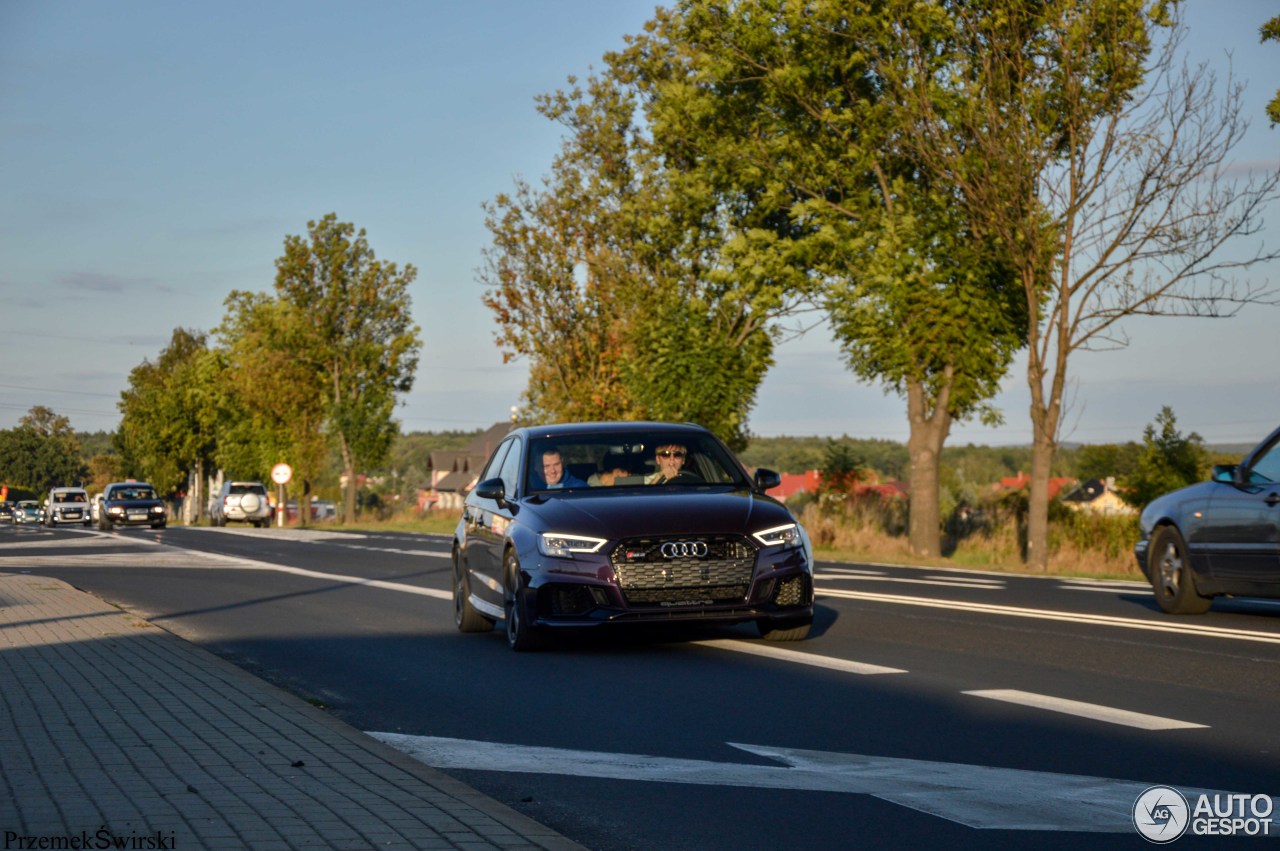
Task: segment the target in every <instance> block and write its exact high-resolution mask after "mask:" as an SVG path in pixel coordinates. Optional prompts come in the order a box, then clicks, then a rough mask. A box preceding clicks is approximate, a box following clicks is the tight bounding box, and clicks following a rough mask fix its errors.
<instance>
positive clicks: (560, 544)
mask: <svg viewBox="0 0 1280 851" xmlns="http://www.w3.org/2000/svg"><path fill="white" fill-rule="evenodd" d="M605 543H607V541H606V540H605V539H604V538H589V537H587V536H586V535H561V534H558V533H555V532H543V533H542V534H541V535H539V536H538V550H539V551H540V552H541V553H542V554H543V555H544V556H552V557H553V558H573V555H574V553H594V552H597V551H598V550H599V549H600V548H601V547H603V546H604V545H605Z"/></svg>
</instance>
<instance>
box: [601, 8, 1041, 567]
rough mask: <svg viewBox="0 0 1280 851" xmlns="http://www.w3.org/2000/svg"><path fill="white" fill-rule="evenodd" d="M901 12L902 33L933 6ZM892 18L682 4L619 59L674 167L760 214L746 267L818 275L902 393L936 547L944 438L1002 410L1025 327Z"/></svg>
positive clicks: (914, 540) (842, 318)
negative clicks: (960, 192)
mask: <svg viewBox="0 0 1280 851" xmlns="http://www.w3.org/2000/svg"><path fill="white" fill-rule="evenodd" d="M895 8H896V9H897V11H899V12H901V13H902V15H903V19H902V20H901V22H900V23H901V25H902V26H905V27H920V26H925V25H926V24H927V23H928V18H929V17H930V16H931V15H933V14H935V10H934V9H932V8H925V7H924V6H922V5H920V4H913V5H911V6H910V10H909V8H908V4H900V5H899V6H897V7H895ZM885 12H886V5H885V4H869V5H856V4H855V5H850V4H849V3H846V2H837V0H808V2H793V0H761V1H760V2H754V3H749V4H739V3H731V2H726V0H683V2H680V3H678V4H677V5H676V6H675V8H674V9H673V10H671V11H664V10H659V11H658V13H657V15H656V17H655V19H654V21H653V22H651V24H650V25H649V27H648V28H647V29H648V31H647V33H646V35H644V36H642V37H640V38H637V39H634V40H633V43H632V45H631V47H630V48H629V49H628V50H627V51H626V52H625V53H624V54H622V55H621V56H620V57H617V58H615V59H614V60H613V63H614V66H615V67H618V68H624V69H626V70H627V72H628V73H629V74H630V75H631V76H632V78H633V79H635V80H636V81H637V84H638V85H640V86H641V87H642V89H643V91H644V92H645V95H646V97H647V98H648V99H649V103H650V106H649V107H648V115H649V118H650V121H651V124H652V129H653V138H654V139H655V140H656V142H655V143H656V144H660V145H661V146H662V149H663V151H664V156H665V157H666V159H667V160H668V161H678V162H688V163H693V164H696V171H697V173H698V174H699V175H700V177H701V180H702V181H703V183H704V184H705V185H707V186H708V187H710V188H711V189H712V190H713V191H715V192H717V193H718V195H719V197H720V198H722V199H724V202H725V203H726V205H728V206H735V207H739V208H745V209H750V210H752V211H754V214H755V221H756V222H757V231H756V234H757V238H755V239H754V240H752V241H750V242H749V243H748V244H747V250H745V251H744V252H743V254H742V258H741V262H740V263H739V264H738V265H739V267H742V268H749V267H751V266H753V265H754V266H765V267H780V266H789V267H791V268H792V269H793V270H794V271H797V272H799V273H801V274H802V275H803V276H804V279H806V280H807V279H808V278H810V277H817V278H818V279H820V280H821V281H822V282H823V283H824V284H826V288H825V291H824V296H823V299H822V300H823V302H824V303H825V306H826V308H827V310H828V313H829V317H830V320H831V325H832V328H833V330H834V331H835V335H836V338H837V339H838V340H839V342H840V344H841V348H842V351H843V353H844V356H845V358H846V360H847V362H848V365H849V367H850V369H851V370H852V371H853V372H854V373H855V374H857V375H858V376H859V377H860V378H863V379H865V380H868V381H872V382H877V383H880V384H882V385H883V386H884V387H885V389H886V390H887V391H891V392H895V393H898V394H899V395H901V396H902V397H903V398H904V399H905V401H906V403H907V404H906V407H907V415H908V420H909V423H910V439H909V441H908V454H909V456H910V459H911V462H910V463H911V472H910V478H911V484H912V487H911V513H910V532H909V534H910V546H911V548H912V550H913V551H915V552H917V553H919V554H922V555H937V554H938V553H939V552H940V546H941V541H940V531H941V521H940V514H939V501H938V500H939V485H938V470H939V467H938V465H939V457H940V454H941V451H942V446H943V444H944V443H945V441H946V438H947V436H948V434H949V433H950V429H951V425H952V423H953V422H954V421H956V420H963V419H967V418H971V417H975V416H979V417H983V418H984V419H987V420H992V419H995V418H996V416H995V412H994V411H993V410H992V409H991V408H990V406H989V405H988V404H987V400H989V399H990V398H991V396H992V395H994V393H995V392H996V390H997V389H998V386H999V379H1000V378H1001V376H1002V375H1003V374H1004V372H1005V370H1006V369H1007V368H1008V366H1009V364H1010V362H1011V359H1012V357H1013V354H1014V353H1015V351H1016V350H1017V349H1018V348H1019V347H1020V346H1021V345H1022V342H1023V339H1024V338H1023V326H1024V324H1025V320H1024V318H1023V316H1022V311H1021V303H1020V300H1019V296H1020V290H1018V289H1017V287H1016V279H1014V278H1013V277H1012V276H1011V270H1010V268H1009V267H1008V266H1007V264H1005V263H1003V262H1002V254H1001V251H1000V249H999V246H998V245H997V244H996V243H995V241H993V240H984V239H983V238H981V237H980V236H978V235H975V234H974V233H973V231H972V228H971V227H970V226H969V224H968V222H967V221H966V210H965V208H964V207H963V206H962V205H961V204H960V203H959V202H960V198H959V196H957V195H956V194H955V193H954V192H953V191H952V189H951V188H950V187H948V186H947V185H946V184H945V183H943V182H940V181H932V180H930V179H928V175H927V174H926V173H924V172H923V170H922V169H921V168H920V163H919V162H918V158H917V156H916V152H915V151H914V149H912V148H910V147H909V146H907V145H905V144H904V141H905V139H906V132H905V129H904V128H905V127H906V126H907V125H909V124H911V123H912V122H914V121H916V120H918V117H917V116H916V115H915V114H913V112H912V108H913V107H914V106H915V104H914V103H913V102H912V101H911V100H909V99H907V98H905V97H896V98H895V97H890V96H889V95H890V94H892V93H891V92H889V91H888V90H887V89H886V86H885V84H884V80H883V75H884V73H885V69H884V68H883V67H882V66H885V65H892V64H894V63H902V62H905V60H906V57H905V55H904V54H901V53H900V52H898V50H897V47H898V46H897V44H896V42H895V41H894V40H893V38H892V30H891V29H890V28H887V27H886V26H885V17H884V16H885ZM917 17H918V18H919V19H918V20H917ZM944 61H945V60H944Z"/></svg>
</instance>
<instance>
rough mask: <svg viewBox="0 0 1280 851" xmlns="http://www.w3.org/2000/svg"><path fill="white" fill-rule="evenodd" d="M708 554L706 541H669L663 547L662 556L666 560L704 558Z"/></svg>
mask: <svg viewBox="0 0 1280 851" xmlns="http://www.w3.org/2000/svg"><path fill="white" fill-rule="evenodd" d="M706 554H707V542H706V541H667V542H666V543H665V544H663V545H662V555H663V556H664V557H666V558H702V557H704V556H705V555H706Z"/></svg>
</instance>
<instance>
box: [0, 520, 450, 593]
mask: <svg viewBox="0 0 1280 851" xmlns="http://www.w3.org/2000/svg"><path fill="white" fill-rule="evenodd" d="M97 534H98V535H100V536H101V537H103V538H108V539H117V536H114V535H109V534H107V533H103V532H99V533H97ZM128 541H129V543H136V544H143V545H147V546H150V547H153V548H155V549H154V550H153V552H151V553H147V554H145V555H143V554H140V553H112V554H110V555H107V554H104V553H97V554H80V555H74V556H72V555H48V556H16V557H0V568H4V569H9V568H11V567H27V566H30V567H41V566H44V565H58V566H74V565H76V564H86V565H95V566H97V565H122V566H125V565H127V566H134V565H137V566H141V567H189V568H196V569H210V568H219V569H232V570H271V571H275V572H277V573H288V574H291V575H293V576H305V577H307V578H309V579H321V580H324V581H326V582H340V583H343V584H347V585H362V586H365V587H367V588H381V589H383V590H386V591H398V592H400V593H402V594H417V595H419V596H422V597H434V598H435V599H437V600H452V599H453V593H452V592H451V591H440V590H438V589H435V588H423V587H420V586H418V585H406V584H405V583H403V582H390V581H387V580H385V579H367V578H365V577H363V576H351V575H348V574H343V573H324V572H322V571H319V570H308V569H306V568H303V567H290V566H288V565H283V564H272V563H271V562H266V561H257V560H255V559H248V558H244V557H242V556H230V555H223V554H222V553H208V552H201V551H199V550H188V549H183V548H181V547H175V546H172V545H170V544H164V543H161V542H159V541H155V540H152V539H149V538H129V539H128ZM47 546H48V547H49V548H56V547H57V546H58V542H56V541H53V542H50V543H49V544H48V545H47Z"/></svg>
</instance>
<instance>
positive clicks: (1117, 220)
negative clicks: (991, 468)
mask: <svg viewBox="0 0 1280 851" xmlns="http://www.w3.org/2000/svg"><path fill="white" fill-rule="evenodd" d="M889 7H890V8H891V9H892V15H891V16H890V18H891V20H893V21H894V25H893V26H891V27H890V29H891V30H892V32H893V33H894V37H895V39H896V41H897V47H896V50H897V51H898V52H901V53H905V54H906V55H908V56H909V57H910V60H909V61H908V62H906V63H902V64H897V63H893V64H890V65H887V66H886V68H889V69H891V70H892V69H899V71H900V73H892V74H891V73H886V85H887V86H889V87H890V88H892V89H893V90H894V91H895V92H896V95H895V97H898V98H901V99H902V100H904V101H905V102H913V103H914V110H913V111H914V113H915V114H916V115H918V116H919V120H918V121H915V122H912V123H909V124H905V125H903V129H904V131H905V132H907V133H908V134H909V136H910V139H911V143H912V145H913V146H914V147H915V149H916V154H917V156H918V158H919V161H920V162H921V164H922V167H923V168H924V169H925V170H926V171H928V172H929V173H930V174H931V175H933V176H934V177H935V178H936V179H937V180H939V181H940V182H942V183H944V184H946V185H949V186H952V187H955V189H956V190H957V191H958V193H959V195H960V197H961V198H962V199H963V202H964V205H965V207H966V208H967V211H968V215H967V218H968V220H969V222H970V223H971V224H972V226H973V227H974V229H975V232H976V233H977V234H979V235H980V236H982V237H984V238H986V239H994V240H995V241H997V242H999V243H1000V244H1001V245H1002V246H1004V248H1005V252H1006V257H1007V260H1008V262H1009V263H1011V264H1012V266H1013V268H1014V269H1015V271H1016V274H1017V278H1018V280H1019V283H1020V287H1021V289H1022V292H1023V295H1022V300H1023V307H1024V309H1025V310H1026V313H1027V316H1026V328H1027V331H1028V356H1027V357H1028V365H1027V373H1026V380H1027V385H1028V388H1029V390H1030V394H1031V404H1030V414H1031V421H1032V432H1033V438H1032V461H1031V470H1030V474H1031V489H1030V502H1029V510H1028V529H1027V552H1026V558H1027V562H1028V564H1029V565H1030V566H1031V567H1032V568H1034V569H1041V570H1043V569H1045V568H1046V567H1047V564H1048V556H1049V552H1048V511H1049V476H1050V471H1051V469H1052V466H1053V459H1054V453H1055V452H1056V450H1057V447H1058V437H1059V427H1060V424H1061V420H1062V416H1063V404H1064V393H1065V390H1066V387H1067V376H1068V370H1067V367H1068V362H1069V357H1070V355H1071V354H1072V353H1073V352H1075V351H1078V350H1081V349H1086V350H1087V349H1100V348H1115V347H1119V346H1123V345H1124V344H1125V343H1126V342H1127V339H1126V337H1125V335H1124V333H1123V329H1122V328H1121V326H1120V323H1121V321H1122V320H1124V319H1126V318H1129V317H1133V316H1157V315H1193V316H1194V315H1212V316H1223V315H1231V314H1232V313H1234V312H1235V311H1236V310H1238V309H1239V307H1240V306H1241V305H1242V304H1245V303H1248V302H1250V301H1255V300H1257V299H1258V298H1259V297H1260V295H1261V291H1260V288H1257V287H1253V288H1250V287H1248V286H1240V285H1238V284H1237V283H1236V281H1234V280H1233V279H1232V278H1231V275H1232V273H1234V272H1236V271H1238V270H1240V269H1244V268H1247V267H1249V266H1250V265H1252V264H1255V263H1259V262H1264V261H1267V260H1270V259H1273V258H1275V257H1276V256H1280V252H1277V250H1275V249H1267V248H1265V247H1263V246H1262V245H1261V243H1258V247H1257V248H1256V249H1255V251H1254V253H1253V254H1252V255H1250V254H1247V253H1246V254H1245V255H1243V256H1240V255H1236V256H1232V257H1225V256H1224V255H1223V254H1222V252H1221V249H1222V248H1223V247H1224V246H1226V245H1227V244H1228V243H1231V242H1233V241H1235V240H1238V239H1240V238H1242V237H1248V236H1250V235H1251V234H1254V233H1256V232H1257V229H1258V228H1259V226H1260V224H1261V221H1260V216H1261V213H1262V211H1263V209H1264V207H1265V206H1266V204H1267V202H1268V201H1270V200H1272V199H1273V198H1274V197H1276V195H1277V193H1278V188H1280V169H1278V170H1273V171H1271V172H1268V173H1258V174H1257V175H1256V176H1252V177H1248V178H1244V179H1243V180H1239V181H1236V180H1234V179H1233V178H1232V177H1231V176H1230V175H1229V174H1228V173H1227V172H1228V170H1227V169H1226V168H1225V166H1226V164H1227V160H1228V156H1229V154H1230V152H1231V151H1232V149H1233V148H1234V147H1235V145H1236V143H1237V142H1238V141H1239V140H1240V138H1241V136H1242V134H1243V131H1244V129H1245V126H1246V125H1245V123H1244V122H1242V120H1241V118H1240V91H1241V89H1240V86H1239V85H1238V84H1235V83H1234V82H1229V83H1228V85H1227V86H1226V87H1225V91H1223V90H1220V89H1219V88H1218V86H1217V83H1216V80H1215V78H1214V75H1213V74H1212V73H1210V72H1209V71H1208V70H1207V69H1205V68H1198V69H1189V68H1187V67H1185V65H1183V64H1182V63H1180V62H1178V61H1177V57H1178V51H1179V45H1180V41H1181V38H1182V37H1183V35H1184V33H1185V27H1184V26H1183V25H1182V23H1181V21H1180V19H1179V18H1178V17H1177V11H1178V9H1177V5H1176V3H1172V2H1167V0H1145V2H1144V0H1095V2H1090V3H1079V2H1077V0H1043V1H1042V2H1036V3H1012V4H1011V3H1008V2H1006V0H983V2H974V3H963V4H961V3H954V4H952V3H948V4H938V5H936V6H932V7H931V11H932V14H931V17H930V25H929V26H928V27H918V26H908V25H907V24H908V23H910V22H915V21H918V20H919V18H918V16H917V14H916V13H917V12H918V10H919V8H920V7H919V5H918V4H915V3H912V2H909V0H901V2H898V0H894V2H892V3H890V4H889ZM940 59H941V62H940V61H939V60H940Z"/></svg>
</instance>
